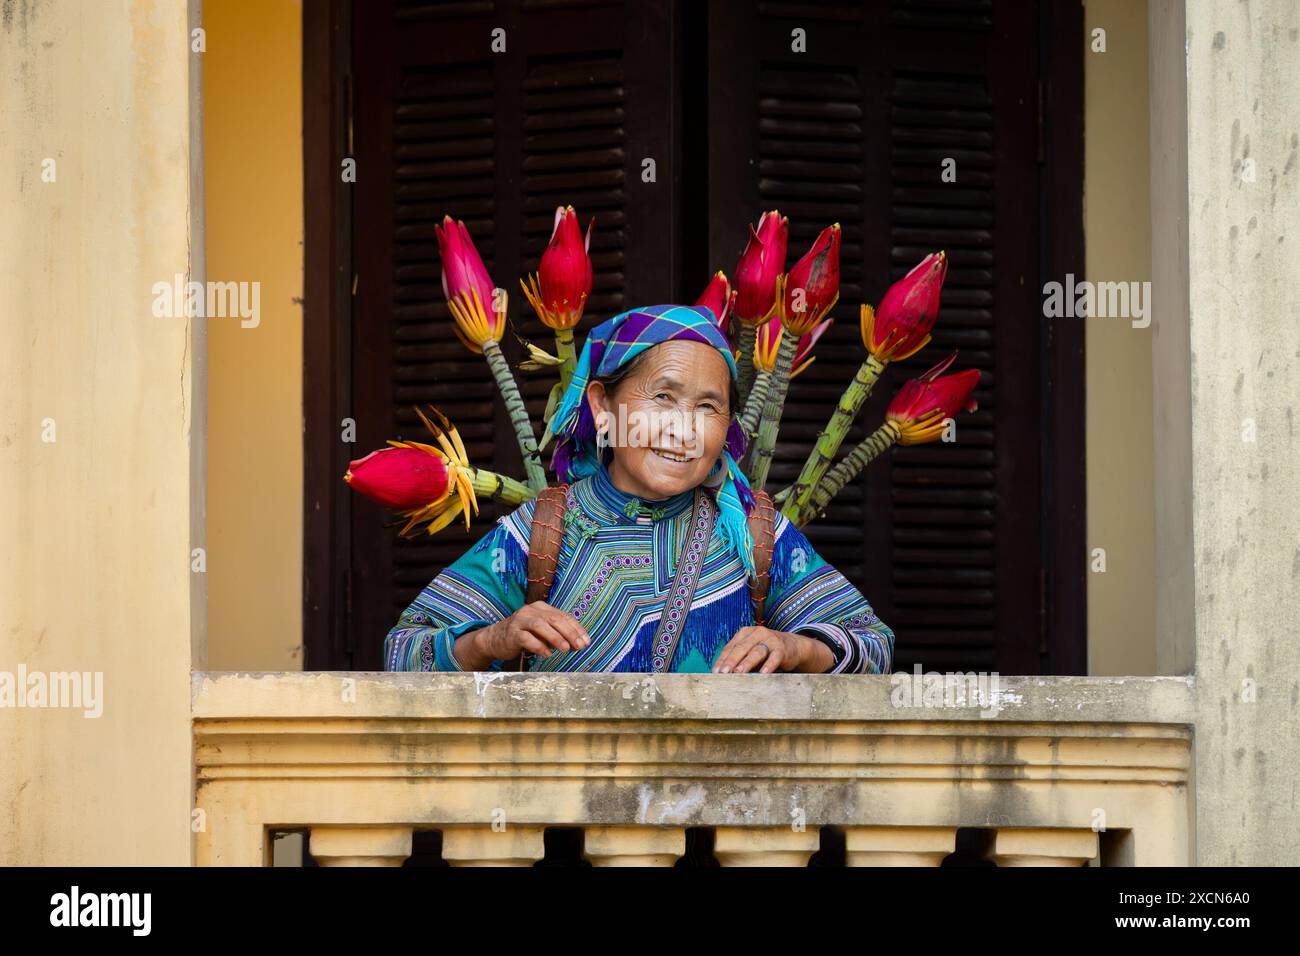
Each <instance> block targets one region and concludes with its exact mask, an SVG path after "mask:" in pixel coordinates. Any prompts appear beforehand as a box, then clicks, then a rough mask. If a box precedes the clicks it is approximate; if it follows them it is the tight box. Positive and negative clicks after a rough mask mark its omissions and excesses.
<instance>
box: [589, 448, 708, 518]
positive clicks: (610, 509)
mask: <svg viewBox="0 0 1300 956" xmlns="http://www.w3.org/2000/svg"><path fill="white" fill-rule="evenodd" d="M573 500H574V503H575V504H576V505H577V506H578V507H579V508H580V509H581V510H582V512H583V513H584V514H586V515H587V516H588V517H590V518H593V519H595V521H596V522H597V523H598V524H600V525H610V524H636V523H637V518H639V517H647V518H650V519H651V521H661V520H663V519H664V518H672V517H675V516H677V515H679V514H681V513H682V512H683V511H685V510H686V509H687V508H689V507H690V506H691V502H693V501H694V500H695V490H694V489H693V488H692V489H688V490H686V491H683V492H681V493H680V494H676V495H673V496H672V497H671V498H663V499H660V500H643V499H641V498H638V497H637V496H636V495H630V494H628V493H627V492H625V491H620V490H619V489H618V488H617V487H616V486H615V485H614V480H613V478H611V477H610V474H609V467H608V466H607V465H605V464H604V463H603V462H602V463H601V465H600V467H598V468H597V469H596V470H595V471H594V472H593V473H592V474H591V476H590V480H589V481H579V482H575V483H574V485H573Z"/></svg>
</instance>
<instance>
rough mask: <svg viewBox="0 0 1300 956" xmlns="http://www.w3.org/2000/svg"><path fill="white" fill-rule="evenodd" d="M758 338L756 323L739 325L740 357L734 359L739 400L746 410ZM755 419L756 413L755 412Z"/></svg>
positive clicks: (752, 380)
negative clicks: (755, 345) (755, 344)
mask: <svg viewBox="0 0 1300 956" xmlns="http://www.w3.org/2000/svg"><path fill="white" fill-rule="evenodd" d="M757 338H758V326H757V325H741V327H740V342H739V343H738V344H739V347H740V357H739V358H737V359H736V371H737V372H738V373H739V375H738V377H739V379H740V382H739V388H740V401H741V404H742V405H745V406H746V410H748V403H749V392H750V389H752V388H753V387H754V341H755V340H756V339H757ZM755 416H756V417H755V421H757V413H755Z"/></svg>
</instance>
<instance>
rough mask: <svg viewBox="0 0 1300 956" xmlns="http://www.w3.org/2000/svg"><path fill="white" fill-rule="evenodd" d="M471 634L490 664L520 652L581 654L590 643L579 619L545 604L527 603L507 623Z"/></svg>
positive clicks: (545, 654) (540, 654)
mask: <svg viewBox="0 0 1300 956" xmlns="http://www.w3.org/2000/svg"><path fill="white" fill-rule="evenodd" d="M472 633H473V634H474V635H476V640H475V645H476V647H477V649H478V650H479V652H480V653H481V654H482V655H483V656H484V657H486V658H487V660H488V661H489V662H491V661H494V660H498V661H508V660H513V659H514V658H516V657H518V656H519V652H520V651H527V652H528V653H530V654H536V655H537V656H538V657H550V656H551V652H552V651H580V650H582V649H583V648H584V647H586V646H587V645H588V644H590V643H591V638H590V637H588V636H587V631H586V629H585V628H583V626H582V625H581V624H580V623H578V619H577V618H575V617H574V616H573V615H572V614H569V613H568V612H566V611H561V610H560V609H559V608H557V607H552V606H551V605H549V604H547V603H546V602H545V601H534V602H533V603H532V604H525V605H524V606H523V607H521V608H520V609H519V610H517V611H515V613H514V614H511V615H510V616H509V617H508V618H506V619H505V620H504V621H498V622H497V623H495V624H492V625H489V626H488V627H485V628H482V629H481V630H478V631H474V632H472Z"/></svg>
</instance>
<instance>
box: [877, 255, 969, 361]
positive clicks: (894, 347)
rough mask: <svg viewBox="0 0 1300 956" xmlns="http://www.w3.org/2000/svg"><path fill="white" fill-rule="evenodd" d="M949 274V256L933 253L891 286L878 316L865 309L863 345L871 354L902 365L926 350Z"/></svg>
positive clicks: (881, 301)
mask: <svg viewBox="0 0 1300 956" xmlns="http://www.w3.org/2000/svg"><path fill="white" fill-rule="evenodd" d="M947 275H948V257H947V256H946V255H945V254H944V253H942V252H936V253H933V254H931V255H928V256H926V257H925V258H924V259H922V260H921V262H920V263H919V264H918V265H917V266H916V268H914V269H913V270H912V271H911V272H909V273H908V274H907V275H905V276H904V277H903V278H901V279H899V280H898V281H897V282H895V283H894V284H893V285H892V286H890V287H889V291H888V292H886V293H885V297H884V298H883V299H881V300H880V308H879V309H876V310H875V312H874V313H873V312H872V310H871V306H869V305H864V306H862V312H861V324H862V344H863V345H865V346H866V347H867V351H868V352H870V353H871V354H872V355H874V356H875V357H876V358H877V359H879V360H880V361H882V362H898V361H901V360H902V359H905V358H907V357H908V356H909V355H914V354H916V353H917V352H919V351H920V350H921V349H922V348H924V347H925V345H926V343H927V342H929V341H930V330H931V329H933V328H934V320H935V319H936V318H937V317H938V315H939V295H940V293H941V292H942V291H943V280H944V278H945V277H946V276H947Z"/></svg>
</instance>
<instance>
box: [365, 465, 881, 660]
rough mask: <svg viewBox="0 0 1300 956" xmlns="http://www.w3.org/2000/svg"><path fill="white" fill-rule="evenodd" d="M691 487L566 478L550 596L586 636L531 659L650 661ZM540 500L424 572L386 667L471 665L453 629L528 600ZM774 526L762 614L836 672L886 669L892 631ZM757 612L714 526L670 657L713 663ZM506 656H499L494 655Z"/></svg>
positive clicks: (476, 624)
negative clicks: (669, 489)
mask: <svg viewBox="0 0 1300 956" xmlns="http://www.w3.org/2000/svg"><path fill="white" fill-rule="evenodd" d="M694 494H695V493H694V491H685V492H682V493H681V494H679V495H676V496H674V497H672V498H668V499H665V500H662V501H651V502H642V501H641V500H640V499H638V498H636V497H635V496H633V495H629V494H627V493H625V492H623V491H620V490H619V489H618V488H616V487H615V486H614V483H613V481H612V480H611V479H610V476H609V471H608V469H607V468H606V467H605V466H604V465H602V466H601V467H600V468H599V469H598V470H597V471H596V472H595V473H593V474H592V475H590V476H589V477H586V478H582V479H580V480H578V481H576V482H574V483H573V484H571V485H570V486H569V501H568V509H567V512H566V515H565V528H564V537H563V542H562V544H561V547H560V557H559V563H558V566H557V568H556V574H555V582H554V584H553V586H552V589H551V594H550V597H549V598H548V599H547V603H549V604H551V605H552V606H554V607H557V608H560V609H561V610H565V611H568V612H569V613H571V614H572V615H573V616H574V617H575V618H576V619H577V620H578V621H579V622H580V623H581V624H582V626H583V627H584V628H585V629H586V631H587V634H588V636H589V637H590V638H591V643H590V644H589V645H588V646H587V647H585V648H583V649H582V650H580V651H569V652H563V651H554V650H553V651H552V652H551V655H550V657H545V658H544V657H540V656H533V657H530V658H529V662H530V669H531V670H534V671H631V672H649V671H651V670H653V668H652V666H651V654H652V647H651V643H652V640H653V638H654V633H655V629H656V627H657V625H658V623H659V616H660V612H661V611H662V610H663V607H664V597H665V595H666V594H667V593H668V591H669V589H670V586H671V584H672V580H673V575H674V573H675V572H676V570H677V568H676V563H677V558H678V555H679V553H680V551H681V543H682V539H683V537H684V536H685V535H686V534H688V532H689V529H690V522H691V517H692V510H693V509H692V507H691V505H692V503H693V500H694ZM534 504H535V502H533V501H527V502H525V503H524V504H522V505H520V506H519V507H518V508H516V509H515V510H514V511H513V512H511V513H510V514H509V515H506V516H505V517H503V518H500V519H499V520H498V521H497V524H496V527H495V528H493V530H492V531H490V532H489V533H488V534H486V535H485V536H484V537H483V538H482V539H481V540H480V541H479V542H478V543H477V544H476V545H475V546H474V547H472V548H471V549H470V550H469V551H467V552H466V553H465V554H463V555H462V556H461V557H460V558H458V559H457V560H456V561H455V562H454V563H453V564H451V565H450V566H449V567H448V568H447V569H446V570H445V571H443V572H442V573H441V574H439V575H438V576H437V577H436V578H434V579H433V580H432V581H431V582H430V583H429V584H428V585H427V586H425V588H424V590H423V591H422V592H421V593H420V595H419V597H417V598H416V599H415V601H413V602H412V603H411V605H410V606H409V607H407V609H406V610H405V611H403V612H402V615H401V618H400V619H399V620H398V623H397V625H396V626H395V627H394V628H393V629H392V630H391V631H390V632H389V633H388V637H387V638H386V639H385V641H384V668H385V670H390V671H416V670H424V671H428V670H439V671H458V670H463V668H462V667H461V666H460V664H459V663H458V662H457V660H456V658H455V655H454V654H453V653H452V647H453V645H454V644H455V640H456V638H457V637H459V636H460V635H461V634H463V633H465V632H466V631H472V630H475V629H477V628H481V627H486V626H488V625H489V624H493V623H495V622H497V621H500V620H503V619H505V618H507V617H509V616H510V615H511V614H513V613H514V612H515V611H516V610H518V609H519V608H520V607H522V606H523V604H524V596H525V592H526V589H527V584H528V582H527V568H528V536H529V529H530V524H531V522H532V517H533V507H534ZM775 533H776V543H775V550H774V552H773V555H772V568H771V583H770V585H769V590H768V596H767V605H766V616H767V621H766V626H767V627H770V628H772V629H773V630H778V631H786V632H791V633H796V634H804V635H807V636H809V637H812V638H815V639H817V640H819V641H822V642H823V643H824V644H826V645H827V646H828V647H829V648H830V649H831V652H832V654H833V655H834V658H835V666H834V667H833V668H832V670H831V671H830V673H873V674H879V673H888V672H889V669H890V659H891V657H892V654H893V648H894V634H893V632H892V631H891V630H890V629H889V628H888V627H887V626H886V625H885V624H884V623H883V622H882V621H881V620H880V619H879V618H878V617H876V615H875V613H874V612H873V611H872V610H871V605H870V604H868V603H867V599H866V598H865V597H863V595H862V593H861V592H860V591H859V590H858V589H857V588H855V587H854V586H853V585H852V584H851V583H850V582H849V581H848V580H847V579H846V578H845V577H844V575H842V574H840V573H839V572H838V571H837V570H835V568H834V567H832V566H831V565H830V564H828V563H827V562H826V561H825V560H824V559H823V558H822V557H821V556H820V555H819V554H818V553H817V552H816V551H815V550H814V549H813V547H812V546H811V545H810V544H809V542H808V539H807V538H806V537H804V535H803V533H802V532H800V531H799V529H798V528H796V527H795V526H794V524H793V523H791V522H790V521H789V519H787V518H786V517H785V516H784V515H782V514H780V513H779V512H778V513H777V515H776V524H775ZM753 623H754V609H753V605H752V603H751V601H750V592H749V582H748V578H747V575H746V572H745V569H744V567H743V566H742V565H741V563H740V560H739V558H738V557H737V555H736V552H735V551H734V549H729V548H727V547H726V546H725V544H724V543H723V542H722V540H721V539H720V538H719V536H718V534H717V531H716V529H715V531H714V534H713V538H712V540H711V541H710V545H709V550H708V552H707V554H706V556H705V559H704V562H703V566H702V568H701V570H700V577H699V582H698V584H697V585H696V590H695V598H694V601H693V602H692V604H691V609H690V613H689V615H688V617H687V619H686V626H685V629H684V631H683V633H682V637H681V640H680V642H679V643H678V645H677V650H676V652H675V654H674V655H673V659H672V661H671V662H670V666H669V668H667V669H668V670H671V671H675V672H696V673H699V672H708V671H709V670H711V669H712V666H713V662H714V661H715V660H716V659H717V657H718V654H719V653H720V652H721V651H722V648H723V647H724V646H725V645H726V643H727V642H728V641H729V640H731V638H732V637H733V636H734V635H735V633H736V631H738V630H740V629H741V628H742V627H747V626H749V625H752V624H753ZM502 663H503V662H501V661H493V663H492V669H493V670H500V669H501V667H502Z"/></svg>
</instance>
